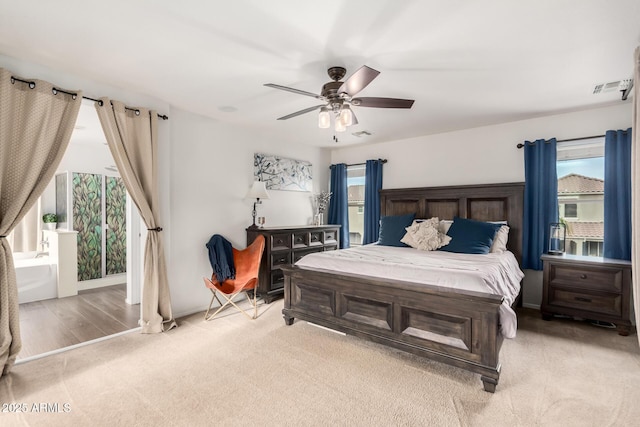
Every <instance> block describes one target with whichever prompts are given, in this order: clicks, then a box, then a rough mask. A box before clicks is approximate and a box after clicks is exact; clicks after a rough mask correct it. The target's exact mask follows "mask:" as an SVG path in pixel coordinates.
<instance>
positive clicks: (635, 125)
mask: <svg viewBox="0 0 640 427" xmlns="http://www.w3.org/2000/svg"><path fill="white" fill-rule="evenodd" d="M633 83H634V84H633V118H632V120H631V127H632V132H633V137H632V138H633V139H632V140H631V233H632V239H631V272H632V273H631V280H632V281H633V307H634V311H635V314H636V326H637V327H640V277H639V276H640V271H639V270H638V267H639V266H640V242H639V240H640V171H639V170H638V168H640V147H638V144H640V46H638V47H637V48H636V51H635V53H634V55H633ZM636 336H637V337H638V342H640V334H636Z"/></svg>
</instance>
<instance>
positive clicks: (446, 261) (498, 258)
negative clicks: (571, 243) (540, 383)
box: [296, 244, 524, 338]
mask: <svg viewBox="0 0 640 427" xmlns="http://www.w3.org/2000/svg"><path fill="white" fill-rule="evenodd" d="M296 265H299V266H302V267H314V268H323V269H327V270H334V271H341V272H345V273H356V274H362V275H367V276H374V277H378V278H380V277H383V278H389V279H397V280H405V281H410V282H415V283H425V284H431V285H439V286H445V287H451V288H457V289H466V290H472V291H478V292H484V293H490V294H495V295H501V296H503V297H504V302H503V304H502V306H501V307H500V323H501V332H502V335H503V336H504V337H505V338H514V337H515V336H516V330H517V327H518V323H517V318H516V314H515V312H514V311H513V310H512V309H511V304H512V303H513V301H514V300H515V298H516V297H517V296H518V293H519V292H520V281H521V280H522V278H523V277H524V273H523V272H522V270H520V267H519V266H518V262H517V260H516V258H515V256H514V255H513V254H512V253H511V252H503V253H492V254H487V255H471V254H457V253H451V252H444V251H419V250H417V249H413V248H397V247H390V246H380V245H376V244H372V245H366V246H361V247H354V248H349V249H343V250H339V251H328V252H318V253H312V254H309V255H306V256H305V257H304V258H302V259H301V260H300V261H298V262H297V263H296Z"/></svg>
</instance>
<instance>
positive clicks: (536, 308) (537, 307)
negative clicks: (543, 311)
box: [522, 303, 540, 310]
mask: <svg viewBox="0 0 640 427" xmlns="http://www.w3.org/2000/svg"><path fill="white" fill-rule="evenodd" d="M522 306H523V307H524V308H533V309H535V310H540V304H538V305H536V304H525V303H523V304H522Z"/></svg>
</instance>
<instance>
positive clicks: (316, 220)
mask: <svg viewBox="0 0 640 427" xmlns="http://www.w3.org/2000/svg"><path fill="white" fill-rule="evenodd" d="M323 216H324V214H323V213H322V212H319V213H317V214H315V215H314V217H313V225H322V223H323V220H324V218H323Z"/></svg>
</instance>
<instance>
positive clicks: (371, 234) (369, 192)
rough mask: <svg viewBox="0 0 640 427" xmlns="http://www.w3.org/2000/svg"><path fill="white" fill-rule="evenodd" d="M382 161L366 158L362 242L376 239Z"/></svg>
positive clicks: (378, 220)
mask: <svg viewBox="0 0 640 427" xmlns="http://www.w3.org/2000/svg"><path fill="white" fill-rule="evenodd" d="M382 165H383V161H382V160H381V159H378V160H367V163H366V166H365V174H364V236H363V238H362V244H363V245H366V244H368V243H373V242H377V241H378V233H379V231H380V190H381V189H382Z"/></svg>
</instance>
